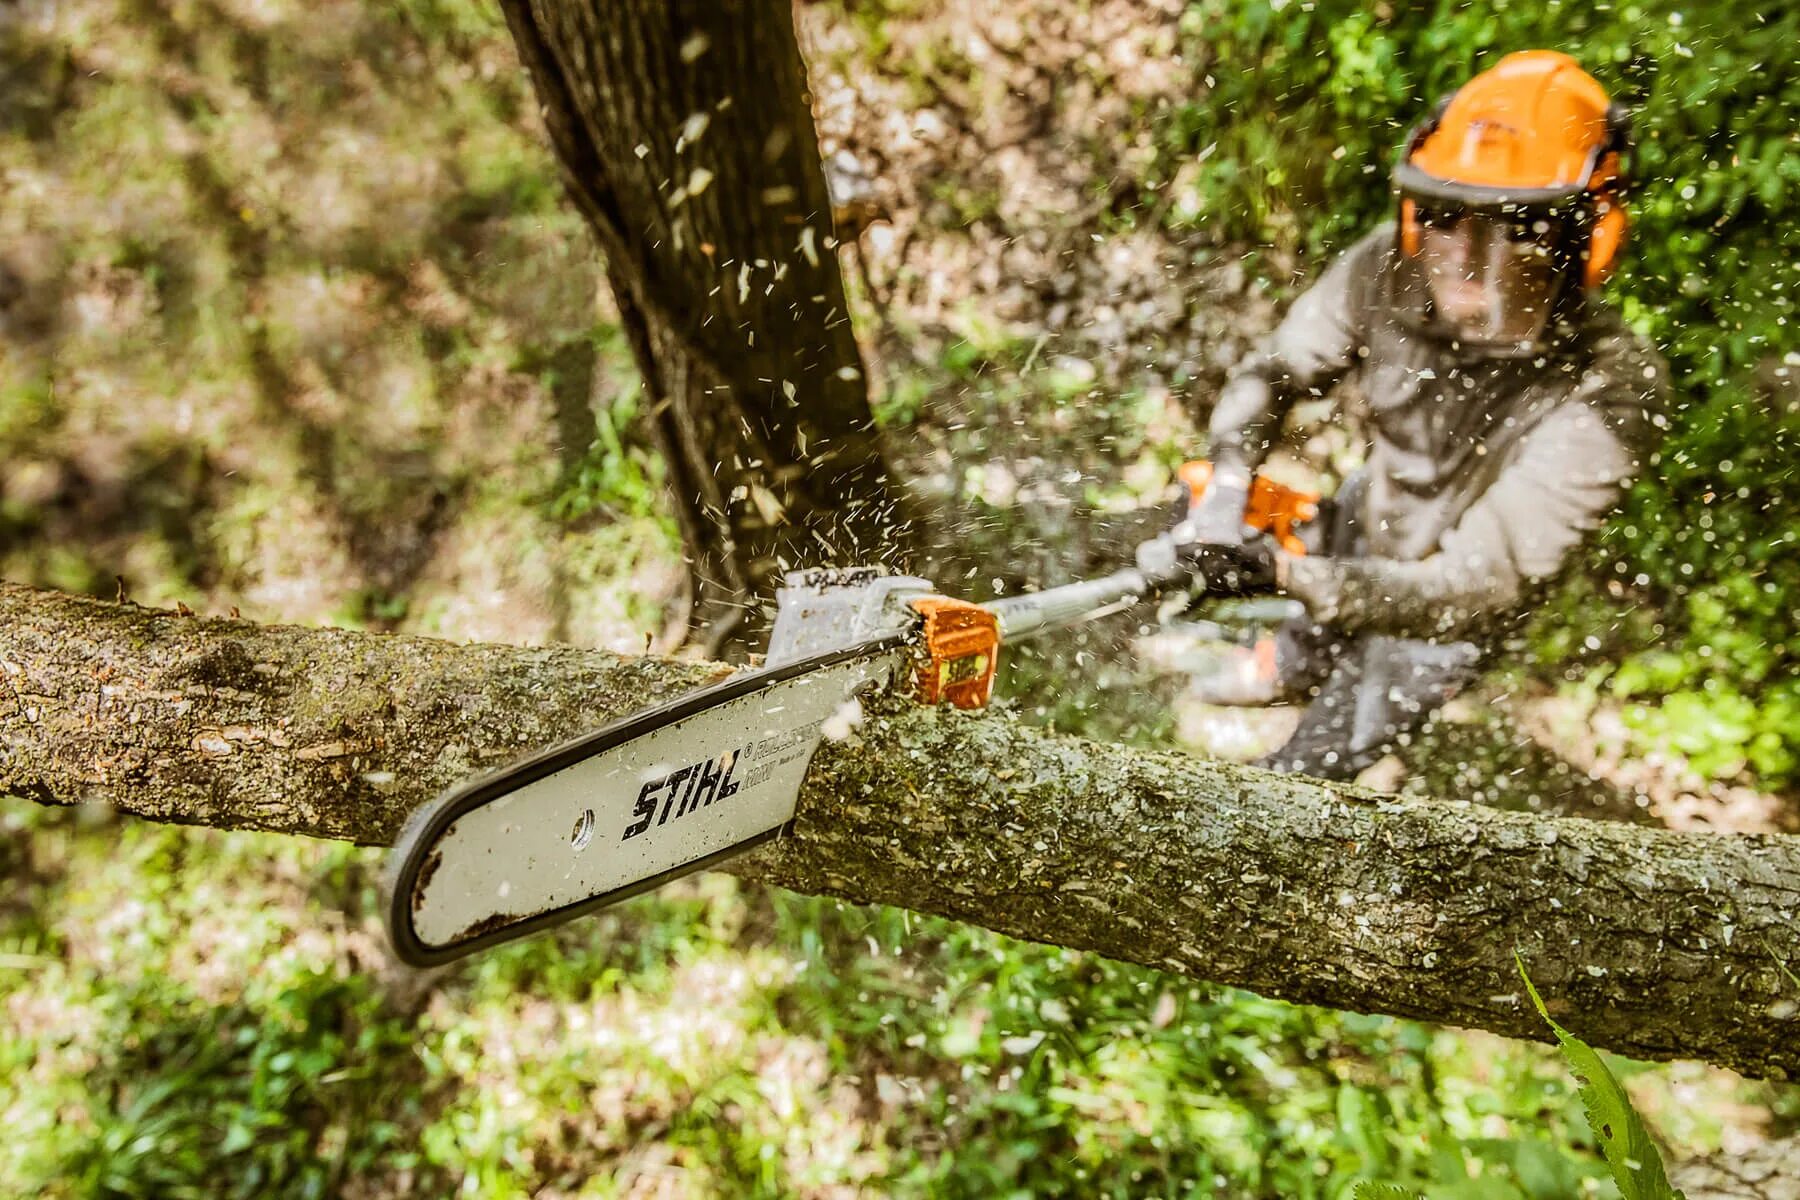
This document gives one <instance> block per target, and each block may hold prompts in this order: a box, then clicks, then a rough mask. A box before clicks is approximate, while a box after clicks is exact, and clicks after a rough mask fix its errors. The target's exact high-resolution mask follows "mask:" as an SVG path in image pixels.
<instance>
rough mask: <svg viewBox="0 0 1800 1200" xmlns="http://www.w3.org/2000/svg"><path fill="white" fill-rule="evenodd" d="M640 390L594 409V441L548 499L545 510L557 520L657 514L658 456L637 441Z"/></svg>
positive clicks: (660, 503) (660, 504) (659, 493)
mask: <svg viewBox="0 0 1800 1200" xmlns="http://www.w3.org/2000/svg"><path fill="white" fill-rule="evenodd" d="M639 394H640V393H639V391H638V390H637V389H635V388H634V389H631V390H628V391H625V392H623V393H622V394H620V395H619V396H618V397H617V398H615V399H614V400H613V402H612V403H611V404H608V405H606V406H604V407H601V408H597V409H596V410H595V411H594V440H593V441H592V442H590V443H589V444H588V448H587V452H586V453H585V454H583V455H582V457H581V459H580V460H579V461H578V462H577V463H576V464H575V465H574V466H573V468H572V469H570V470H569V471H567V472H565V474H564V478H563V480H562V482H561V484H560V485H559V486H558V488H557V490H556V492H555V494H554V495H552V496H551V498H550V512H551V514H552V515H553V516H555V517H556V518H557V519H558V520H560V521H574V520H578V519H580V518H582V517H586V516H588V515H590V514H593V513H604V514H605V515H607V516H608V517H610V518H612V519H614V520H616V519H618V518H619V517H651V516H656V515H658V514H659V513H660V511H661V509H662V508H663V491H662V459H660V458H658V457H657V456H656V455H655V454H653V453H652V452H651V450H650V448H649V447H648V446H645V445H643V444H642V443H641V442H640V441H639V440H638V439H639V431H638V430H637V429H635V428H634V425H635V423H636V421H637V419H638V396H639Z"/></svg>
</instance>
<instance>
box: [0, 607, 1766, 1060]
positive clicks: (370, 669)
mask: <svg viewBox="0 0 1800 1200" xmlns="http://www.w3.org/2000/svg"><path fill="white" fill-rule="evenodd" d="M725 671H726V668H723V667H719V666H717V665H714V664H707V663H688V662H677V661H672V660H665V659H653V658H622V657H619V656H616V655H612V654H607V653H603V652H589V651H580V650H574V649H566V648H561V649H525V648H519V647H508V646H483V645H473V646H469V645H463V646H459V645H453V644H450V643H448V642H441V641H434V640H430V639H425V638H412V637H394V636H384V635H377V634H364V633H352V632H346V631H342V630H325V629H301V628H293V627H284V626H259V625H255V624H251V623H248V622H244V621H225V620H212V619H202V618H196V617H190V616H184V615H178V614H176V613H171V612H164V611H159V610H151V609H144V608H138V607H135V606H131V605H117V604H108V603H102V602H99V601H95V600H88V599H80V598H75V597H70V596H64V595H59V594H56V593H51V592H43V591H37V590H33V589H28V588H23V587H18V586H14V585H0V681H3V682H0V792H5V793H10V794H16V795H21V796H25V797H28V798H30V799H33V800H37V801H39V802H42V803H49V804H71V803H79V802H83V801H101V802H105V803H108V804H112V805H114V806H116V807H117V808H119V809H121V810H123V811H125V812H129V813H133V814H136V815H138V816H143V817H148V818H151V819H155V820H163V821H179V822H188V823H200V824H206V825H213V826H217V827H221V828H226V829H261V830H274V831H278V832H284V833H299V834H309V835H313V836H318V837H330V838H343V839H349V840H353V841H357V842H363V843H374V844H381V843H386V842H388V841H389V840H391V839H392V838H393V836H394V835H395V833H396V832H397V831H398V830H399V828H400V826H401V824H402V822H403V821H404V820H405V818H406V816H407V815H408V814H409V813H410V812H411V811H412V810H413V809H414V808H415V807H417V806H418V805H419V804H421V803H423V802H424V801H426V800H427V799H429V798H430V797H431V796H432V795H434V794H435V793H436V792H438V791H439V790H440V789H442V788H444V787H446V786H448V785H450V784H452V783H455V782H457V781H459V780H461V779H463V778H465V777H467V776H468V775H470V774H471V773H474V772H478V771H481V770H484V769H486V768H489V767H492V766H495V765H498V764H499V763H501V762H503V761H505V760H506V759H508V758H511V757H513V756H515V755H517V754H521V753H524V752H526V751H529V750H533V749H536V748H539V747H541V746H544V745H546V744H549V743H551V742H555V741H559V740H561V739H563V738H566V737H568V736H571V735H573V734H575V733H578V732H581V731H583V730H586V729H589V728H592V727H594V726H596V725H598V724H601V723H604V722H606V721H608V720H611V719H613V718H616V717H619V716H623V715H625V714H626V713H628V712H631V711H633V710H635V709H638V708H641V707H643V706H645V705H647V704H649V703H651V702H653V701H654V700H657V699H661V698H666V697H668V696H670V695H672V694H675V693H677V692H679V691H682V690H684V689H687V688H690V687H695V686H699V685H701V684H704V683H707V682H710V681H712V680H716V679H718V678H721V677H722V676H723V673H724V672H725ZM869 709H870V711H869V714H868V716H867V719H866V720H865V721H864V723H863V724H862V726H861V727H860V728H859V729H857V731H856V732H855V734H854V735H853V736H851V737H849V738H846V739H843V740H840V741H837V742H828V743H826V744H825V745H824V746H823V747H822V748H821V750H820V751H819V754H818V757H817V759H816V761H815V763H814V766H813V769H812V772H811V774H810V776H809V777H808V782H807V785H806V789H805V792H804V793H803V795H802V798H801V806H800V815H799V817H798V819H797V821H796V823H795V829H794V832H793V834H792V836H789V837H786V838H783V839H781V840H780V841H778V842H776V843H774V844H772V845H771V846H769V847H766V848H765V849H763V850H761V851H758V852H756V853H754V854H752V855H750V856H747V857H745V858H743V859H740V860H737V861H736V862H734V863H733V864H731V866H730V867H729V868H728V869H730V870H732V871H734V872H736V873H738V874H741V875H745V876H748V877H753V878H758V879H761V880H764V881H767V882H770V883H775V884H779V885H780V886H783V887H788V888H793V889H795V890H798V891H805V892H815V893H825V894H830V895H835V896H841V897H843V898H845V899H848V900H853V901H858V902H878V903H883V904H894V905H900V906H903V907H906V908H911V909H915V910H918V911H920V912H928V913H936V914H940V915H943V916H948V917H953V918H956V919H959V920H964V921H969V922H972V923H975V924H978V925H982V926H986V927H987V928H990V929H995V930H999V931H1000V932H1002V933H1007V934H1011V935H1013V936H1016V937H1022V938H1028V939H1031V940H1034V941H1040V942H1051V943H1056V944H1061V945H1066V946H1072V947H1079V948H1083V949H1088V950H1093V951H1096V952H1098V953H1101V954H1104V955H1107V956H1109V957H1113V958H1118V959H1124V960H1129V961H1133V962H1139V963H1145V964H1149V965H1152V966H1156V967H1160V968H1163V969H1166V970H1170V971H1175V972H1179V973H1181V974H1184V975H1189V976H1193V977H1195V978H1198V979H1205V980H1210V981H1213V982H1217V983H1225V984H1233V985H1237V986H1241V987H1246V988H1250V989H1252V990H1254V991H1257V992H1260V993H1262V994H1264V995H1267V996H1275V997H1280V998H1282V999H1286V1000H1292V1001H1296V1002H1301V1003H1308V1004H1320V1005H1326V1006H1329V1007H1333V1008H1340V1009H1352V1010H1357V1011H1364V1012H1383V1013H1391V1014H1395V1015H1398V1016H1405V1017H1416V1018H1421V1019H1424V1020H1429V1021H1435V1022H1440V1023H1446V1024H1453V1025H1466V1026H1473V1027H1476V1028H1481V1029H1488V1030H1492V1031H1494V1032H1497V1033H1501V1034H1505V1035H1508V1036H1512V1037H1529V1038H1542V1037H1543V1036H1544V1034H1545V1033H1546V1032H1547V1031H1546V1029H1545V1027H1544V1025H1543V1023H1542V1022H1541V1021H1540V1020H1539V1018H1538V1017H1537V1016H1536V1014H1535V1013H1533V1012H1532V1011H1531V1008H1530V1005H1529V1004H1528V1003H1527V1002H1526V1001H1525V998H1524V997H1523V996H1522V995H1521V988H1520V987H1519V985H1518V974H1517V971H1516V970H1515V968H1514V964H1513V952H1514V950H1515V948H1516V949H1517V950H1519V951H1520V952H1521V953H1522V954H1523V955H1524V957H1525V960H1526V962H1527V963H1528V965H1529V967H1530V969H1531V972H1532V976H1533V978H1534V980H1535V981H1536V982H1537V984H1538V986H1539V987H1540V989H1541V990H1542V991H1543V992H1544V994H1545V995H1546V996H1549V997H1554V1000H1553V1001H1552V1009H1553V1011H1556V1012H1557V1014H1558V1016H1559V1019H1561V1020H1563V1022H1564V1023H1565V1024H1566V1025H1568V1026H1569V1027H1570V1028H1571V1029H1573V1030H1574V1031H1575V1032H1576V1033H1578V1034H1580V1035H1581V1036H1582V1037H1583V1038H1586V1039H1587V1040H1589V1041H1590V1042H1593V1043H1595V1044H1597V1045H1600V1046H1604V1047H1606V1048H1608V1049H1611V1050H1615V1051H1618V1052H1620V1053H1623V1054H1629V1055H1633V1056H1636V1057H1640V1058H1699V1059H1705V1060H1708V1061H1711V1062H1715V1063H1719V1064H1721V1065H1724V1066H1728V1067H1731V1068H1734V1069H1736V1070H1738V1071H1741V1072H1743V1073H1744V1074H1746V1075H1752V1076H1761V1077H1769V1078H1796V1077H1800V987H1796V986H1795V984H1794V983H1793V982H1792V980H1791V977H1790V975H1789V974H1788V972H1789V971H1791V970H1792V969H1794V968H1795V966H1796V964H1800V838H1795V837H1786V836H1728V835H1719V834H1701V833H1672V832H1668V831H1664V830H1658V829H1649V828H1642V827H1638V826H1630V825H1623V824H1614V823H1601V822H1594V821H1584V820H1580V819H1570V818H1553V817H1543V816H1536V815H1530V814H1520V813H1508V812H1499V811H1494V810H1490V809H1486V808H1481V807H1477V806H1472V805H1468V804H1463V803H1445V802H1420V801H1405V800H1399V799H1395V798H1391V797H1383V796H1379V795H1376V794H1373V793H1368V792H1364V791H1361V790H1358V789H1355V788H1351V787H1345V786H1341V785H1327V784H1323V783H1317V782H1313V781H1309V780H1304V779H1296V778H1286V777H1280V776H1275V775H1270V774H1267V773H1264V772H1261V771H1257V770H1253V769H1249V768H1243V767H1236V766H1231V765H1227V764H1222V763H1217V762H1210V761H1206V760H1202V759H1197V758H1193V757H1189V756H1185V755H1180V754H1165V753H1151V752H1146V751H1142V750H1135V749H1130V748H1126V747H1121V746H1109V745H1098V744H1095V743H1092V742H1087V741H1082V740H1079V739H1075V738H1067V737H1057V736H1053V735H1050V734H1047V733H1044V732H1042V731H1040V730H1037V729H1033V728H1030V727H1028V726H1026V725H1023V724H1021V723H1020V722H1018V721H1017V720H1015V719H1014V718H1012V717H1011V716H1010V715H1008V714H1007V713H1005V712H1003V711H999V712H988V713H982V714H968V713H960V712H956V711H952V710H938V709H922V708H918V707H916V706H912V705H908V704H905V703H903V702H899V701H895V700H891V699H875V700H872V701H871V702H870V703H869ZM1445 800H1454V798H1453V797H1446V798H1445ZM1784 964H1785V965H1786V969H1784Z"/></svg>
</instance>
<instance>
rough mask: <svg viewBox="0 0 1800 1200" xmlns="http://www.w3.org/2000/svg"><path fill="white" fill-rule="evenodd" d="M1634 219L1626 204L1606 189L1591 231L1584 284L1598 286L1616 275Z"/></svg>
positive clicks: (1599, 202)
mask: <svg viewBox="0 0 1800 1200" xmlns="http://www.w3.org/2000/svg"><path fill="white" fill-rule="evenodd" d="M1629 225H1630V222H1629V221H1628V220H1627V219H1626V216H1625V207H1624V205H1622V204H1620V203H1619V202H1618V200H1617V199H1616V198H1615V197H1614V196H1612V195H1611V194H1610V193H1606V192H1602V193H1601V194H1600V195H1599V196H1598V197H1596V198H1595V202H1594V228H1593V231H1592V232H1591V233H1589V234H1588V252H1587V267H1586V269H1585V270H1584V271H1583V272H1582V279H1581V282H1582V285H1583V286H1584V287H1589V288H1597V287H1599V286H1600V285H1601V284H1603V283H1605V282H1606V281H1607V280H1608V279H1610V278H1612V273H1613V269H1614V268H1616V267H1617V266H1618V265H1619V253H1620V252H1621V251H1622V250H1624V248H1625V233H1626V230H1627V228H1628V227H1629Z"/></svg>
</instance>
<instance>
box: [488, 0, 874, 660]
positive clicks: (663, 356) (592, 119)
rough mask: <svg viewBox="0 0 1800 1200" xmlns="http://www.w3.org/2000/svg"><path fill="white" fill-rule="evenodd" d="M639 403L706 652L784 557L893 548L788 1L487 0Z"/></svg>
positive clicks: (746, 628)
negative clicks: (513, 45)
mask: <svg viewBox="0 0 1800 1200" xmlns="http://www.w3.org/2000/svg"><path fill="white" fill-rule="evenodd" d="M503 7H504V8H505V10H506V18H507V23H508V25H509V26H510V27H511V29H512V33H513V38H514V40H515V41H516V42H517V44H518V47H519V56H520V58H521V59H522V60H523V62H524V64H525V66H526V68H527V69H528V70H529V72H530V73H531V78H532V81H533V83H534V84H535V85H536V88H537V95H538V98H539V100H540V102H541V103H542V105H543V110H544V118H545V123H546V125H547V126H548V129H549V133H550V140H551V143H552V144H553V145H554V147H555V149H556V153H557V156H558V158H559V159H560V160H561V161H562V164H563V167H564V168H565V178H566V181H567V184H568V187H569V191H570V194H571V195H572V196H573V197H574V199H575V202H576V204H577V205H578V206H579V207H580V209H581V211H582V212H583V214H585V215H586V217H587V219H588V223H589V224H590V225H591V226H592V227H593V230H594V234H595V236H596V238H597V239H598V241H599V244H600V248H601V250H602V251H603V253H604V255H605V259H606V274H607V278H608V280H609V281H610V283H611V285H612V289H613V293H614V296H615V298H616V300H617V302H618V308H619V312H620V316H621V320H622V322H623V324H624V327H625V331H626V333H627V335H628V337H629V340H630V343H631V347H632V352H633V354H634V355H635V357H636V359H637V363H638V367H639V369H640V371H641V372H642V374H643V377H644V383H645V386H646V388H647V389H648V391H649V394H650V396H651V398H652V401H653V403H652V405H651V418H650V420H651V426H652V431H653V434H654V436H655V440H656V444H657V446H658V448H659V449H660V450H661V452H662V454H663V457H664V460H665V461H666V462H667V464H668V470H669V481H670V487H671V491H672V492H673V495H674V499H675V502H676V509H677V513H678V515H679V518H680V523H681V532H682V537H683V540H684V542H685V544H686V547H687V551H688V561H689V567H690V573H691V576H692V579H693V581H694V588H695V604H694V609H693V613H694V618H693V624H694V626H695V627H696V629H700V628H704V629H705V630H706V633H705V636H704V639H703V645H704V646H705V647H706V648H707V649H708V651H709V652H716V651H718V650H719V649H720V648H722V647H726V646H728V645H729V646H731V647H733V648H735V649H739V650H741V649H742V648H743V647H745V646H748V645H750V644H752V643H754V642H755V641H756V640H757V637H758V633H759V631H760V628H761V627H762V625H763V623H764V622H763V618H764V616H765V606H766V605H767V604H768V603H769V602H770V601H771V600H772V598H773V595H774V588H775V586H776V584H777V583H778V582H779V580H780V575H781V573H782V572H783V571H784V570H787V569H791V568H795V567H803V566H809V565H817V564H819V563H824V562H836V563H844V562H859V561H860V562H875V561H891V558H892V554H893V550H894V548H895V546H896V545H897V544H898V543H899V542H901V541H902V540H903V538H904V533H905V530H904V525H905V522H904V521H903V519H902V516H901V514H900V512H899V508H898V505H899V496H900V493H899V492H898V491H897V490H896V488H895V487H894V486H893V484H892V482H891V481H890V479H889V476H888V473H887V469H886V467H885V465H884V463H883V461H882V457H881V454H880V451H879V446H878V441H877V436H876V431H875V425H874V419H873V417H872V415H871V413H870V410H869V402H868V387H867V382H866V380H865V379H864V377H863V366H862V360H861V356H860V355H859V353H858V350H857V345H856V339H855V337H854V335H853V333H852V330H851V327H850V317H849V305H848V302H847V301H846V299H845V295H844V284H843V278H842V276H841V275H840V273H839V270H838V263H837V257H836V253H835V246H836V241H835V239H834V237H833V231H832V220H831V203H830V199H829V197H828V196H827V193H826V188H825V177H824V174H823V171H822V169H821V167H820V163H819V147H818V138H817V135H816V133H815V132H814V128H813V119H812V111H811V109H810V108H809V106H808V96H807V90H806V70H805V66H804V64H803V63H802V62H801V59H800V49H799V44H798V42H797V41H796V39H795V34H794V19H793V10H792V7H791V4H790V3H789V0H503Z"/></svg>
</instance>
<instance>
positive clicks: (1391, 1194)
mask: <svg viewBox="0 0 1800 1200" xmlns="http://www.w3.org/2000/svg"><path fill="white" fill-rule="evenodd" d="M1356 1200H1419V1193H1417V1192H1415V1191H1412V1190H1411V1189H1409V1188H1403V1187H1400V1186H1399V1185H1397V1184H1392V1183H1369V1182H1368V1181H1366V1180H1365V1181H1364V1182H1362V1183H1359V1184H1357V1185H1356Z"/></svg>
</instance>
